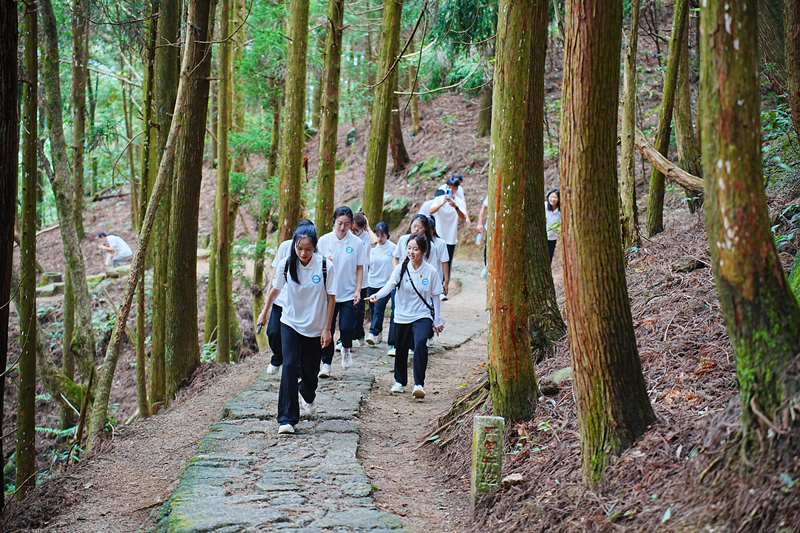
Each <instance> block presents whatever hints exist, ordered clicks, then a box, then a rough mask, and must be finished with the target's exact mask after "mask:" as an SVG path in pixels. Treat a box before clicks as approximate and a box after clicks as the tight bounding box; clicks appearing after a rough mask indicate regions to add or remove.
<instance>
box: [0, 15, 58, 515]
mask: <svg viewBox="0 0 800 533" xmlns="http://www.w3.org/2000/svg"><path fill="white" fill-rule="evenodd" d="M23 6H24V4H23ZM35 6H36V4H33V5H32V6H31V7H29V8H28V9H26V10H25V16H24V17H23V19H22V35H23V49H24V58H25V59H24V62H25V63H24V72H23V74H24V82H23V84H22V180H21V183H22V203H21V205H20V221H21V223H22V224H21V225H22V239H21V242H20V247H19V248H20V265H21V269H22V279H21V282H20V288H19V292H20V295H21V302H20V303H21V305H20V307H19V327H20V338H19V346H20V355H19V389H18V392H17V445H16V458H17V473H16V487H17V499H20V500H21V499H23V498H24V497H25V495H26V494H27V493H28V491H29V490H30V489H32V488H33V487H35V486H36V431H35V429H36V326H37V325H38V321H37V318H36V190H37V181H38V179H37V178H38V175H39V172H38V157H37V150H38V144H37V137H38V105H39V97H38V95H39V91H38V85H39V83H38V72H39V60H38V55H37V54H38V50H37V43H38V39H37V34H38V23H37V11H36V7H35ZM15 32H16V29H15ZM13 51H14V53H16V52H17V49H16V48H14V49H13ZM15 75H16V73H15ZM14 110H16V106H15V108H14ZM15 174H16V172H15ZM12 198H13V199H12V202H13V203H14V204H16V194H15V195H14V196H13V197H12ZM14 211H16V206H14V207H13V209H12V211H11V212H14ZM72 215H73V213H72V212H70V216H72ZM4 349H5V348H4Z"/></svg>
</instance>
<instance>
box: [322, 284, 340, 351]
mask: <svg viewBox="0 0 800 533" xmlns="http://www.w3.org/2000/svg"><path fill="white" fill-rule="evenodd" d="M335 308H336V295H335V294H329V295H328V314H327V315H326V317H325V327H324V328H322V335H320V338H319V343H320V345H321V346H322V348H325V347H326V346H328V345H329V344H330V343H331V340H332V337H331V322H333V311H334V309H335Z"/></svg>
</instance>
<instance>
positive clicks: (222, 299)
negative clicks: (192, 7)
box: [215, 0, 235, 363]
mask: <svg viewBox="0 0 800 533" xmlns="http://www.w3.org/2000/svg"><path fill="white" fill-rule="evenodd" d="M230 12H231V3H230V0H222V1H221V2H220V21H219V26H220V30H221V31H220V41H222V44H221V45H220V53H219V86H218V91H219V92H218V93H217V104H218V106H219V107H218V109H219V116H218V117H217V143H218V146H217V154H218V155H219V164H218V166H217V197H216V203H215V206H216V209H217V212H216V217H217V231H218V232H219V234H218V235H217V277H216V282H217V362H218V363H229V362H230V360H231V329H230V314H231V305H230V293H229V292H228V288H229V287H228V272H229V270H230V259H231V245H230V241H229V240H228V224H229V217H230V212H229V202H230V154H229V152H228V132H229V130H230V124H231V110H230V104H231V42H230V41H229V40H228V29H229V28H228V25H229V21H230ZM234 220H235V219H234Z"/></svg>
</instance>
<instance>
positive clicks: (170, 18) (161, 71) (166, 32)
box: [150, 0, 183, 402]
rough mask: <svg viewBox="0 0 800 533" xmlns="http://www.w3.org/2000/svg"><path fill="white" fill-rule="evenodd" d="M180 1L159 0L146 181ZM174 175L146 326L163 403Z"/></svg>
mask: <svg viewBox="0 0 800 533" xmlns="http://www.w3.org/2000/svg"><path fill="white" fill-rule="evenodd" d="M181 5H182V3H181V0H160V5H159V15H158V26H157V30H156V31H157V36H156V50H155V62H154V64H153V74H154V76H153V103H154V107H155V111H154V117H153V118H154V120H155V123H156V125H157V126H158V127H157V129H156V132H157V137H156V138H157V141H156V146H157V148H156V152H157V159H156V160H155V164H152V165H151V166H150V172H151V174H150V179H154V178H155V176H154V173H155V172H156V171H157V170H158V168H159V163H160V161H161V159H162V158H163V157H164V147H165V146H166V144H167V135H168V134H169V131H170V127H169V125H170V123H171V122H172V120H173V118H174V117H173V116H172V112H173V110H174V109H175V98H176V94H177V89H178V80H179V78H180V70H179V69H180V63H181V57H180V48H178V47H177V45H176V46H162V45H163V44H164V43H176V44H177V43H178V42H179V41H180V27H181V14H182V13H183V10H182V9H181ZM174 179H175V173H174V172H173V171H171V172H170V173H169V174H168V175H167V182H166V188H165V190H164V196H163V200H162V201H161V203H160V204H159V206H158V213H157V215H156V223H155V224H156V225H155V228H154V230H155V232H154V235H153V253H154V256H155V269H154V271H153V320H152V322H151V324H150V338H151V339H152V345H151V349H150V359H151V361H152V363H151V364H152V366H153V367H154V368H156V369H158V370H156V374H155V375H154V376H153V377H152V379H153V380H154V381H155V380H156V379H157V380H158V384H157V385H155V386H156V387H157V388H158V390H157V392H155V391H154V394H153V399H154V400H155V401H156V402H163V401H164V392H163V391H164V390H165V389H164V385H162V383H163V382H164V380H165V371H162V370H161V369H162V368H164V367H165V365H166V355H165V352H166V327H167V320H168V317H167V314H166V313H167V291H168V289H169V288H168V287H167V275H168V274H167V271H168V268H169V267H168V262H169V228H170V213H171V210H172V209H171V205H170V204H171V196H172V182H173V180H174Z"/></svg>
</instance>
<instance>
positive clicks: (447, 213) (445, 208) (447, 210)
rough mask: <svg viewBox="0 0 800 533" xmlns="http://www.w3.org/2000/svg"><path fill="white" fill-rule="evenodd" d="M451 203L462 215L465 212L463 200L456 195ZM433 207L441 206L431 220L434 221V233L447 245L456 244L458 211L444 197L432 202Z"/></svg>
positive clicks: (465, 206) (465, 207) (465, 205)
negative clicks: (453, 203)
mask: <svg viewBox="0 0 800 533" xmlns="http://www.w3.org/2000/svg"><path fill="white" fill-rule="evenodd" d="M453 201H454V202H455V204H456V205H457V206H458V208H459V209H460V210H461V212H462V213H464V212H466V210H467V204H466V203H464V200H462V199H461V198H459V197H458V195H456V196H455V197H454V198H453ZM433 205H434V206H436V205H441V206H442V207H441V208H439V210H438V211H436V212H435V213H434V214H433V218H434V219H435V220H436V232H437V233H438V234H439V236H440V237H441V238H442V239H444V242H446V243H447V244H451V245H452V244H458V220H459V218H458V211H456V208H455V207H453V206H452V205H450V203H449V202H447V199H446V197H445V196H442V197H440V198H437V199H436V200H434V204H433Z"/></svg>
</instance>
